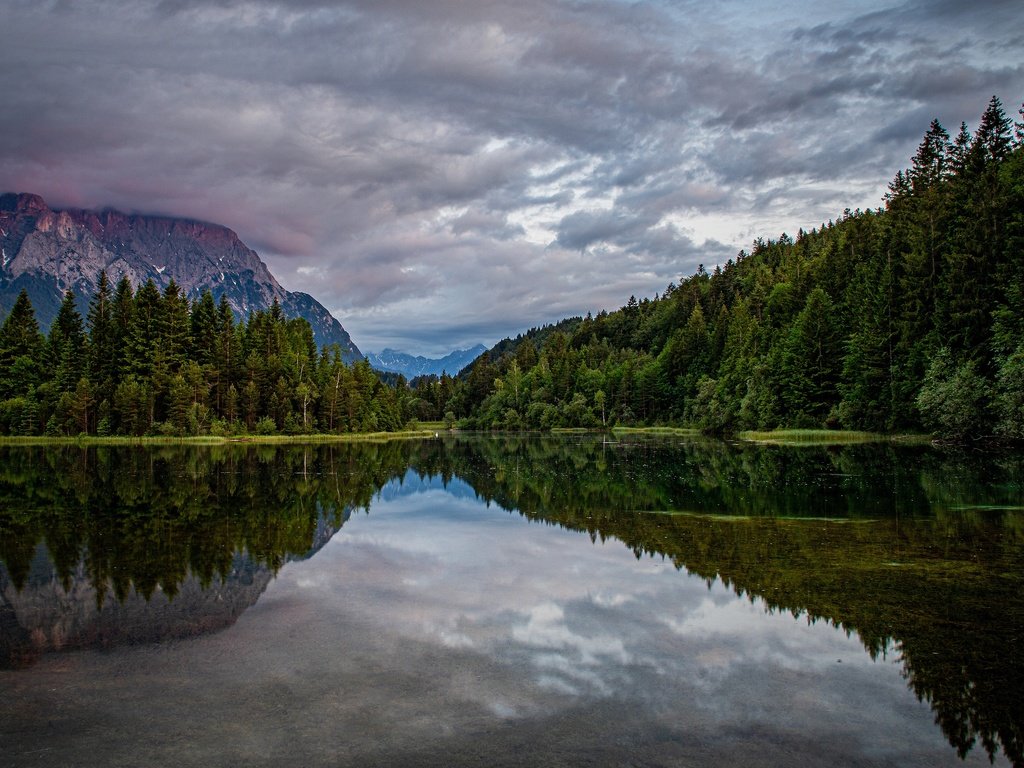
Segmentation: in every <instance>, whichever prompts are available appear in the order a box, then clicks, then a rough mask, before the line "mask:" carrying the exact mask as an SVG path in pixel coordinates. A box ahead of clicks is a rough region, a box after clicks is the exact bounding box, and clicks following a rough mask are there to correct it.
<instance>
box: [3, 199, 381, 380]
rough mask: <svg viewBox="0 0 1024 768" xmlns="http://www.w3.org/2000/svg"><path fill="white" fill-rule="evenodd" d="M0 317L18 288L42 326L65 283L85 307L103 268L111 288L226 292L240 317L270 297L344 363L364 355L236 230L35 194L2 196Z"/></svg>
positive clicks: (191, 294) (264, 305)
mask: <svg viewBox="0 0 1024 768" xmlns="http://www.w3.org/2000/svg"><path fill="white" fill-rule="evenodd" d="M0 258H2V263H0V316H3V315H6V314H7V313H8V312H9V311H10V309H11V307H12V306H13V305H14V300H15V299H16V298H17V296H18V293H19V292H20V291H21V290H22V288H24V289H26V290H27V291H28V295H29V298H30V299H31V300H32V306H33V307H34V308H35V311H36V318H37V319H38V321H39V324H40V326H41V327H42V328H43V329H44V330H45V329H46V328H47V327H48V326H49V324H50V322H51V321H52V320H53V318H54V317H56V315H57V310H58V308H59V307H60V302H61V298H62V296H63V294H64V291H65V290H67V289H69V288H70V289H71V290H73V291H74V292H75V294H76V295H77V296H78V298H79V301H80V302H81V304H82V306H83V308H84V306H85V305H86V303H87V301H88V297H89V296H90V295H91V294H92V292H93V290H94V289H95V285H96V280H97V278H98V277H99V273H100V271H101V270H104V269H105V270H106V271H107V276H108V278H109V279H110V282H111V285H115V284H116V283H117V281H118V280H120V279H121V277H122V276H127V277H128V279H129V280H131V282H132V284H133V285H134V286H135V287H138V286H139V285H142V284H143V283H145V282H146V280H150V279H152V280H153V282H154V283H156V285H157V286H158V287H159V288H161V289H163V288H165V287H166V286H167V285H168V283H170V281H171V280H172V279H173V280H174V281H175V282H176V283H177V284H178V286H179V287H180V288H181V289H182V291H183V292H184V293H185V294H186V295H187V296H188V297H189V298H191V299H195V298H197V297H199V296H200V295H201V294H202V293H203V291H205V290H209V291H210V292H211V293H212V294H213V296H214V298H215V299H216V300H219V299H220V297H221V295H224V296H226V297H227V300H228V303H229V304H230V305H231V308H232V309H233V310H234V311H235V313H236V314H237V315H238V316H239V317H246V316H247V315H248V314H249V313H250V312H253V311H256V310H261V309H269V308H270V306H271V305H272V304H273V301H274V299H277V300H278V302H279V303H280V304H281V308H282V309H283V310H284V313H285V315H286V316H288V317H303V318H305V319H306V320H307V321H309V324H310V325H311V326H312V327H313V336H314V338H315V339H316V342H317V344H319V345H324V344H338V346H339V347H340V348H341V351H342V354H343V355H344V357H345V358H346V359H347V360H354V359H359V358H361V357H362V353H360V351H359V349H358V348H357V347H356V345H355V344H354V343H353V342H352V339H351V338H350V337H349V335H348V332H347V331H345V329H344V328H343V327H342V325H341V323H339V322H338V321H337V320H336V319H335V318H334V317H332V316H331V314H330V312H328V311H327V310H326V309H325V308H324V306H323V305H322V304H320V303H319V302H318V301H317V300H316V299H314V298H313V297H312V296H310V295H308V294H305V293H296V292H292V291H287V290H285V289H284V288H282V287H281V285H280V284H279V283H278V282H277V280H276V279H275V278H274V276H273V275H272V274H271V273H270V270H269V269H267V265H266V264H264V263H263V261H261V260H260V257H259V256H258V255H257V254H256V252H255V251H253V250H252V249H251V248H249V247H247V246H246V245H245V243H243V242H242V241H241V240H240V239H239V238H238V235H236V234H235V233H234V232H232V231H231V230H230V229H228V228H227V227H223V226H220V225H218V224H210V223H207V222H202V221H193V220H190V219H176V218H171V217H167V216H146V215H139V214H126V213H121V212H120V211H115V210H110V209H106V210H102V211H87V210H77V209H67V210H57V209H52V208H50V207H49V206H48V205H47V204H46V202H45V201H44V200H43V199H42V198H41V197H39V196H38V195H32V194H12V193H8V194H4V195H0Z"/></svg>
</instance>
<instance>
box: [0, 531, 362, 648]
mask: <svg viewBox="0 0 1024 768" xmlns="http://www.w3.org/2000/svg"><path fill="white" fill-rule="evenodd" d="M347 519H348V514H347V513H346V514H345V515H344V520H347ZM344 520H342V521H341V522H344ZM340 527H341V526H340V524H337V523H334V522H332V521H331V520H328V519H327V518H326V517H323V516H321V517H320V518H319V519H318V520H317V525H316V528H315V531H314V535H313V539H312V541H311V542H310V548H309V550H308V551H306V552H305V553H303V554H302V555H299V556H289V557H288V558H287V559H288V560H306V559H308V558H310V557H312V556H313V555H315V554H316V553H317V552H319V551H320V549H321V548H322V547H323V546H324V545H325V544H326V543H327V542H328V541H330V539H331V537H332V536H334V534H335V533H336V532H337V531H338V529H339V528H340ZM273 578H274V573H273V571H271V570H270V568H268V567H267V565H266V564H265V563H260V562H256V561H254V560H253V559H252V558H250V557H249V555H248V554H247V553H245V552H240V553H235V555H234V557H233V558H232V562H231V565H230V567H229V569H228V571H227V572H226V573H222V574H218V575H216V576H214V577H213V579H211V580H210V581H209V582H208V583H204V582H203V581H202V580H200V579H199V578H197V577H196V576H195V575H194V574H192V573H191V572H188V573H186V574H185V576H184V577H183V578H182V579H181V580H180V581H179V582H177V584H175V585H174V587H173V590H172V591H171V592H170V593H167V592H164V590H163V589H162V588H160V587H157V589H156V590H155V591H154V592H153V593H152V594H150V595H149V596H146V597H144V596H143V595H141V594H139V593H138V592H136V591H135V589H134V587H132V588H130V589H129V591H128V593H127V594H125V595H123V596H121V597H120V598H117V597H115V595H114V594H113V592H112V591H111V590H110V589H109V588H106V589H104V590H103V591H102V592H99V591H98V590H97V589H96V587H95V586H94V585H93V582H92V581H91V579H90V578H89V577H88V575H87V573H86V569H85V564H84V562H83V563H82V564H80V565H79V566H78V568H76V569H75V570H74V572H73V573H72V574H71V576H70V580H67V581H63V582H62V580H61V579H60V578H58V576H57V572H56V569H55V567H54V564H53V558H52V557H51V556H50V553H49V552H48V551H47V549H46V547H45V545H43V544H40V545H39V546H38V547H37V549H36V555H35V557H34V558H33V560H32V564H31V567H30V570H29V574H28V580H27V583H26V584H25V585H24V586H23V587H22V588H21V589H20V590H19V589H15V588H14V585H13V584H12V583H11V580H10V578H9V576H8V574H7V571H6V569H5V568H4V566H3V564H2V563H0V616H2V618H0V638H2V639H0V668H3V667H5V666H22V665H24V664H27V663H31V661H32V660H33V659H34V658H36V657H37V656H38V655H39V654H41V653H45V652H47V651H60V650H71V649H77V648H110V647H112V646H115V645H133V644H136V643H147V642H157V641H160V640H169V639H175V638H186V637H194V636H196V635H204V634H207V633H209V632H216V631H218V630H221V629H224V628H226V627H229V626H231V625H232V624H234V623H235V621H236V620H237V619H238V617H239V616H241V615H242V613H244V612H245V611H246V609H248V608H250V607H251V606H253V605H255V604H256V601H257V600H259V598H260V595H262V594H263V591H264V590H265V589H266V588H267V585H268V584H269V583H270V582H271V580H273Z"/></svg>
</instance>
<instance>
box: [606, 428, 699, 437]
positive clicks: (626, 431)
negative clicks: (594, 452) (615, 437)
mask: <svg viewBox="0 0 1024 768" xmlns="http://www.w3.org/2000/svg"><path fill="white" fill-rule="evenodd" d="M612 432H614V433H616V434H620V435H668V436H675V437H697V436H699V435H700V430H698V429H690V428H687V427H612Z"/></svg>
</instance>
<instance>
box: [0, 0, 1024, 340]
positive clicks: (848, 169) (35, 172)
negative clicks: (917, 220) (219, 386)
mask: <svg viewBox="0 0 1024 768" xmlns="http://www.w3.org/2000/svg"><path fill="white" fill-rule="evenodd" d="M0 43H2V44H0V62H2V65H3V69H4V73H5V82H4V85H3V91H2V93H3V94H4V105H5V109H4V110H3V111H2V112H0V137H2V139H3V141H0V192H6V191H11V192H32V193H36V194H39V195H41V196H42V197H43V198H44V199H45V200H46V201H47V202H48V203H49V204H50V205H52V206H54V207H84V208H102V207H114V208H119V209H121V210H126V211H133V212H140V213H159V214H163V215H172V216H184V217H190V218H199V219H204V220H207V221H213V222H216V223H219V224H223V225H225V226H228V227H230V228H231V229H233V230H235V231H236V232H237V233H238V234H239V236H240V237H241V238H242V240H243V241H244V242H245V243H246V244H247V245H249V246H250V247H252V248H254V249H255V250H256V251H257V252H258V253H259V254H260V256H261V257H262V258H263V260H264V261H265V262H267V264H268V265H269V267H270V269H271V271H272V272H273V273H274V275H275V276H276V277H277V278H278V280H279V281H280V282H281V284H282V285H283V286H285V287H286V288H288V289H289V290H295V291H305V292H307V293H310V294H311V295H313V296H314V297H316V298H317V299H318V300H319V301H320V302H321V303H323V304H324V305H325V306H326V307H327V308H328V309H329V310H330V311H331V312H332V313H333V314H334V315H335V316H336V317H338V319H339V320H340V321H341V322H342V323H343V325H344V326H345V328H346V329H347V330H348V331H349V333H350V334H351V335H352V338H353V340H354V341H355V342H356V343H357V344H358V345H359V346H360V348H361V349H363V350H364V351H366V350H380V349H381V348H383V347H386V346H387V347H391V348H395V349H400V350H403V351H407V352H411V353H416V354H427V355H437V356H440V355H442V354H445V353H446V352H448V351H451V350H452V349H456V348H466V347H469V346H472V345H473V344H475V343H484V344H488V345H491V344H493V343H495V342H496V341H498V340H499V339H501V338H503V337H505V336H508V335H515V334H516V333H519V332H522V331H524V330H526V329H528V328H530V327H532V326H536V325H541V324H544V323H549V322H555V321H557V320H559V319H561V318H564V317H567V316H572V315H579V314H585V313H587V312H588V311H592V312H597V311H599V310H601V309H614V308H616V307H619V306H621V305H622V304H624V303H625V301H626V299H627V298H628V297H629V296H630V295H636V296H638V297H641V296H653V295H654V294H655V293H656V292H658V291H661V290H663V289H664V287H665V286H666V285H667V284H668V283H669V282H672V281H678V280H679V279H680V278H681V277H685V276H687V275H689V274H692V273H693V272H694V270H695V269H696V268H697V265H698V264H704V265H706V266H708V267H709V268H710V267H711V266H713V265H715V264H718V263H723V262H724V261H725V260H727V259H729V258H731V257H733V256H735V254H736V253H737V251H739V250H740V249H741V248H748V247H749V246H750V243H751V242H752V241H753V240H754V238H756V237H766V238H767V237H778V236H779V235H780V234H781V233H782V232H784V231H785V232H789V233H790V234H793V233H795V232H796V230H797V229H798V228H800V227H803V228H804V229H810V228H813V227H816V226H819V225H820V224H821V223H822V222H825V221H827V220H829V219H832V218H836V217H838V216H839V215H841V214H842V211H843V209H844V208H851V209H852V208H858V207H860V208H867V207H875V206H877V205H879V204H880V203H881V197H882V195H883V193H884V192H885V189H886V185H887V183H888V181H889V180H890V179H891V178H892V177H893V175H894V174H895V173H896V171H897V170H899V169H901V168H903V167H905V166H906V165H907V164H908V163H909V159H910V156H911V155H912V154H913V152H914V150H915V148H916V146H917V144H918V143H919V141H920V139H921V136H922V135H923V134H924V132H925V130H926V129H927V127H928V123H929V122H930V121H931V119H933V118H938V119H939V120H940V121H941V122H942V123H943V125H945V126H946V128H947V129H948V130H949V131H950V132H951V133H954V132H955V131H956V129H958V127H959V125H960V122H961V121H966V122H967V123H968V126H969V127H970V128H971V129H972V130H973V129H974V127H975V126H976V125H977V121H978V118H979V117H980V115H981V113H982V111H983V110H984V108H985V105H986V103H987V102H988V100H989V98H990V97H991V96H992V95H993V94H996V95H998V96H999V97H1000V98H1001V99H1002V100H1003V104H1004V107H1005V109H1006V112H1007V114H1008V115H1010V116H1011V117H1013V118H1019V116H1018V114H1017V111H1018V108H1019V107H1020V105H1021V100H1022V99H1024V15H1022V14H1021V13H1020V9H1019V4H1018V3H1017V2H1016V1H1010V0H983V1H982V2H976V3H972V4H970V5H969V6H967V5H966V4H963V3H960V2H954V1H953V0H935V1H934V2H902V3H901V2H883V1H881V0H867V1H866V2H861V3H857V4H850V3H844V2H837V1H836V0H832V1H828V0H824V1H822V0H819V1H818V2H813V3H812V2H809V1H807V2H805V1H803V0H788V1H787V2H781V3H777V4H773V7H772V8H771V9H766V8H763V7H762V6H761V5H760V4H757V3H754V2H752V0H727V1H726V2H721V3H716V4H711V3H696V2H688V1H673V0H648V1H646V2H622V1H620V0H592V1H591V0H519V2H515V3H512V2H505V1H504V0H477V1H476V2H468V0H434V2H422V0H419V1H417V0H376V2H371V1H370V0H345V1H343V2H331V1H329V0H141V1H140V2H132V3H124V2H115V1H114V0H82V1H76V2H68V1H67V0H56V1H55V2H38V0H35V1H33V2H26V1H25V0H13V2H9V3H8V4H7V7H6V8H5V13H4V28H3V30H2V31H0Z"/></svg>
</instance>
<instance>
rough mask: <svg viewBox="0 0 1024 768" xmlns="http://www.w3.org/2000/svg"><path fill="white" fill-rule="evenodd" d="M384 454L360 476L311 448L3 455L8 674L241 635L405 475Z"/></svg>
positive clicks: (2, 653) (3, 648) (2, 624)
mask: <svg viewBox="0 0 1024 768" xmlns="http://www.w3.org/2000/svg"><path fill="white" fill-rule="evenodd" d="M381 448H382V450H376V451H374V452H372V453H369V454H368V453H367V452H363V454H362V455H361V456H360V457H359V458H360V461H359V465H358V466H356V464H355V463H354V462H353V457H352V455H351V452H339V453H334V452H332V451H329V450H328V451H321V452H318V453H317V454H316V456H315V457H314V456H313V453H314V452H311V451H310V450H309V449H302V448H300V449H295V450H281V451H274V450H271V451H269V452H266V451H258V450H252V451H240V450H220V451H212V452H211V451H208V450H198V451H190V450H181V451H174V450H171V451H161V450H154V451H144V450H143V451H139V450H131V449H124V450H114V451H112V450H106V449H98V450H97V449H92V450H89V451H79V450H71V451H37V450H34V449H24V450H13V451H8V452H5V455H4V456H3V459H4V463H3V464H2V466H3V468H4V469H3V470H0V504H3V507H2V509H0V667H3V666H9V665H22V664H27V663H31V662H32V660H33V659H34V658H36V657H37V656H38V655H39V654H40V653H42V652H45V651H50V650H61V649H72V648H82V647H110V646H114V645H118V644H123V643H138V642H149V641H156V640H160V639H167V638H180V637H189V636H193V635H197V634H203V633H207V632H211V631H216V630H218V629H222V628H224V627H227V626H230V625H231V624H233V623H234V622H235V620H236V619H237V618H238V616H240V615H241V614H242V612H243V611H245V610H246V609H247V608H248V607H249V606H251V605H253V604H255V602H256V601H257V600H258V598H259V596H260V595H261V594H262V593H263V590H264V589H265V588H266V586H267V584H268V583H269V582H270V581H271V579H272V578H273V577H274V574H275V573H276V571H277V569H278V568H279V567H280V566H281V565H282V564H283V563H285V562H287V561H289V560H297V559H306V558H309V557H312V556H313V555H315V554H316V553H317V552H318V551H319V550H320V548H321V547H323V546H324V545H325V544H326V543H327V542H328V541H329V540H330V539H331V537H332V536H333V535H334V534H335V533H336V532H337V531H338V529H339V528H340V527H341V526H342V525H343V524H344V522H345V521H346V520H347V519H348V515H349V510H350V509H351V507H352V506H366V505H367V504H369V501H370V499H371V498H372V495H373V492H374V491H375V490H376V489H377V488H378V487H379V486H380V485H381V484H383V483H384V482H386V480H387V479H388V478H389V477H391V476H393V475H394V474H395V472H396V471H397V468H398V467H402V468H404V466H405V464H404V461H403V460H402V457H401V455H400V454H397V455H398V461H397V462H396V460H395V456H396V454H395V452H394V451H390V452H389V451H387V450H383V448H386V447H381ZM391 466H394V467H395V468H396V469H391V468H390V467H391Z"/></svg>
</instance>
